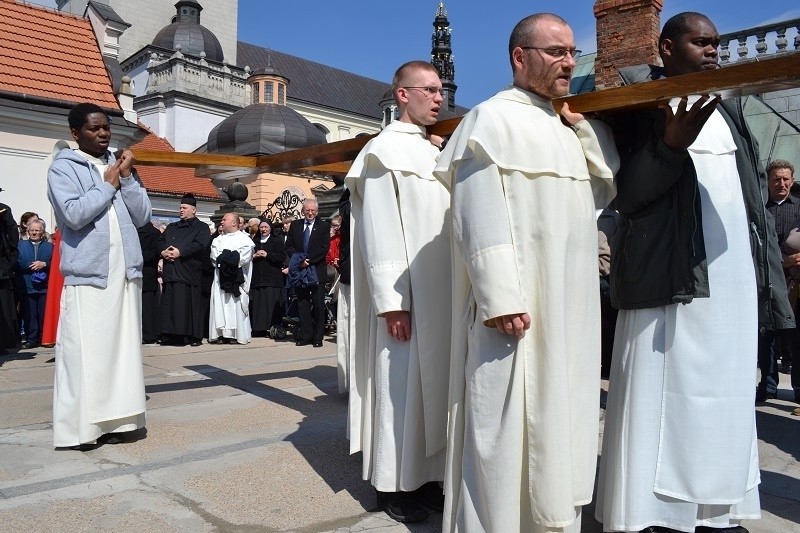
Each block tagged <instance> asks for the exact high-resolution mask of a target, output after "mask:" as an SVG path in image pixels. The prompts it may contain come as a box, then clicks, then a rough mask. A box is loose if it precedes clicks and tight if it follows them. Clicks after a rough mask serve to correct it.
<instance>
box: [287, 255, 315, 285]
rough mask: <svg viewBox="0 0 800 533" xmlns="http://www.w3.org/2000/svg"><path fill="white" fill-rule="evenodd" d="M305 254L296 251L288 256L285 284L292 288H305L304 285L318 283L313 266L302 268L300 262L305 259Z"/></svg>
mask: <svg viewBox="0 0 800 533" xmlns="http://www.w3.org/2000/svg"><path fill="white" fill-rule="evenodd" d="M305 259H306V254H304V253H303V252H297V253H294V254H292V256H291V257H290V258H289V276H288V277H287V279H286V285H288V286H289V287H291V288H293V289H298V288H300V289H305V288H306V287H312V286H314V285H319V280H320V278H319V276H317V271H316V269H314V268H311V267H308V268H302V267H301V266H300V263H302V262H303V261H305Z"/></svg>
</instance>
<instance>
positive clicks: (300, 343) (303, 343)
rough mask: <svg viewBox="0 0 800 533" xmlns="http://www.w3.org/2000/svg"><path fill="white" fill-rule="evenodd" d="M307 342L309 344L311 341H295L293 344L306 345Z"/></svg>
mask: <svg viewBox="0 0 800 533" xmlns="http://www.w3.org/2000/svg"><path fill="white" fill-rule="evenodd" d="M309 344H311V341H297V342H296V343H294V345H295V346H308V345H309Z"/></svg>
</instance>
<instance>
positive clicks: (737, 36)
mask: <svg viewBox="0 0 800 533" xmlns="http://www.w3.org/2000/svg"><path fill="white" fill-rule="evenodd" d="M787 33H788V34H789V37H788V38H787V37H786V35H787ZM768 34H769V35H770V37H772V36H773V35H774V36H775V41H774V46H772V47H771V46H770V43H767V35H768ZM792 35H794V42H793V43H792V45H793V46H790V45H789V39H790V38H791V37H792ZM731 48H735V51H736V54H737V55H738V57H736V58H731ZM793 50H800V18H796V19H792V20H784V21H781V22H775V23H773V24H764V25H763V26H756V27H754V28H746V29H744V30H738V31H734V32H731V33H726V34H724V35H720V44H719V59H720V63H722V64H723V65H724V64H726V63H733V62H735V61H742V60H748V59H758V58H759V57H762V56H765V55H768V54H771V53H776V54H780V53H783V52H789V51H793ZM752 52H755V55H751V53H752Z"/></svg>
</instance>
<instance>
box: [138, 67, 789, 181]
mask: <svg viewBox="0 0 800 533" xmlns="http://www.w3.org/2000/svg"><path fill="white" fill-rule="evenodd" d="M792 87H800V52H786V53H781V54H774V55H773V56H770V57H769V58H768V59H761V60H756V61H740V62H737V63H734V64H733V65H731V66H727V67H723V68H719V69H717V70H713V71H705V72H695V73H692V74H684V75H682V76H673V77H671V78H664V79H661V80H657V81H651V82H647V83H638V84H635V85H628V86H625V87H619V88H614V89H606V90H603V91H597V92H593V93H585V94H580V95H575V96H567V97H564V98H558V99H556V100H553V107H554V108H555V109H561V106H562V105H563V103H564V102H568V103H569V106H570V108H571V109H572V110H573V111H576V112H580V113H590V112H601V111H606V112H614V111H623V110H630V109H639V108H646V107H657V106H659V105H662V104H664V103H667V102H669V100H671V99H672V98H678V97H682V96H689V95H692V94H705V93H711V94H719V95H721V96H722V97H723V98H731V97H734V96H744V95H748V94H760V93H764V92H770V91H776V90H781V89H788V88H792ZM460 121H461V117H456V118H451V119H447V120H442V121H439V122H437V123H436V124H434V125H433V126H431V127H430V128H429V131H430V132H431V133H433V134H436V135H440V136H447V135H450V134H451V133H453V131H455V129H456V127H457V126H458V124H459V122H460ZM372 137H374V135H372V136H363V137H356V138H355V139H347V140H344V141H338V142H333V143H328V144H321V145H317V146H312V147H310V148H301V149H299V150H291V151H288V152H283V153H280V154H273V155H265V156H258V157H251V156H234V155H217V154H185V153H180V152H151V151H144V150H135V151H134V155H135V156H136V161H137V164H140V165H164V166H186V167H195V168H196V169H197V170H196V174H197V175H198V176H208V177H213V176H214V175H217V174H225V173H229V172H230V171H232V170H237V169H239V170H240V171H241V169H247V170H246V171H245V173H246V174H248V175H253V174H260V173H262V172H296V171H298V170H301V169H305V170H308V171H312V172H320V173H326V172H330V173H338V174H342V173H346V172H347V168H349V164H347V163H346V162H348V161H351V160H353V159H354V158H355V156H356V155H357V154H358V152H359V151H360V150H361V148H363V147H364V145H365V144H366V143H367V141H369V140H370V139H371V138H372Z"/></svg>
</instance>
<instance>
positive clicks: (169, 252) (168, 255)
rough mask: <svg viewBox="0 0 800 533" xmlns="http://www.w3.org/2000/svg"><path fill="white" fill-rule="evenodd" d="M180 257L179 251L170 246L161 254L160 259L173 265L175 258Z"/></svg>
mask: <svg viewBox="0 0 800 533" xmlns="http://www.w3.org/2000/svg"><path fill="white" fill-rule="evenodd" d="M180 256H181V251H180V250H178V249H177V248H175V247H174V246H170V247H169V248H167V249H166V250H164V251H163V252H161V257H163V258H164V259H165V260H166V261H169V262H170V263H174V262H175V260H176V259H177V258H179V257H180Z"/></svg>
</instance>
